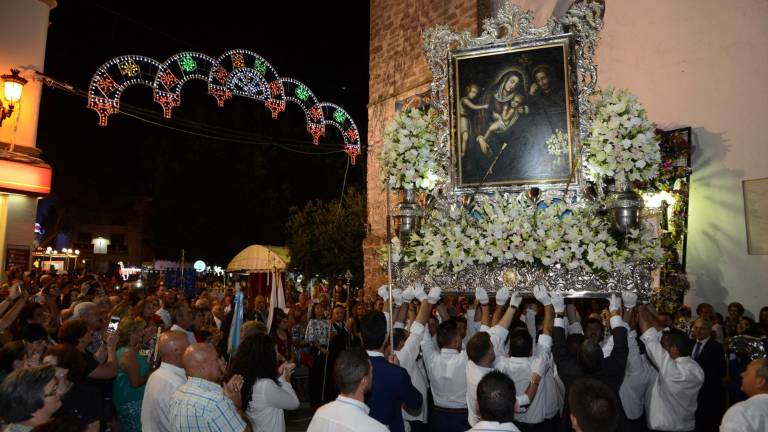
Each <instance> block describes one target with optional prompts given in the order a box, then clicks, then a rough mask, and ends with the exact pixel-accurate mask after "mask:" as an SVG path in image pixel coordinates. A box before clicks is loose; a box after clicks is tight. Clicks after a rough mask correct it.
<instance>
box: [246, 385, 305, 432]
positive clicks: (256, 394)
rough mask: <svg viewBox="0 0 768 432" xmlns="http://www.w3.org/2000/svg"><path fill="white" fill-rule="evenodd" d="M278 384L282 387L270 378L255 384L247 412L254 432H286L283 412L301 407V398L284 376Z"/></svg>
mask: <svg viewBox="0 0 768 432" xmlns="http://www.w3.org/2000/svg"><path fill="white" fill-rule="evenodd" d="M277 382H278V383H280V385H277V384H276V383H275V382H274V381H272V380H271V379H269V378H261V379H258V380H256V382H255V383H253V394H252V396H251V401H250V402H248V408H247V409H246V411H245V415H247V416H248V421H250V422H251V427H252V428H253V432H273V431H274V432H285V416H284V415H283V410H294V409H296V408H298V407H299V398H298V397H296V392H295V391H293V387H291V383H289V382H288V381H286V380H285V378H283V377H282V376H280V378H278V380H277Z"/></svg>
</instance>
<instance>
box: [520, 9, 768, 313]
mask: <svg viewBox="0 0 768 432" xmlns="http://www.w3.org/2000/svg"><path fill="white" fill-rule="evenodd" d="M560 3H567V2H563V1H562V0H561V1H555V0H536V1H534V0H520V1H519V2H518V4H520V5H521V6H522V7H523V8H524V9H530V10H533V11H535V12H536V22H537V23H538V24H543V22H544V20H545V19H546V17H547V16H549V14H550V13H551V12H552V10H553V9H555V10H557V9H558V8H559V6H558V5H559V4H560ZM607 3H608V5H607V8H606V15H605V28H604V29H603V32H602V39H601V42H600V44H599V48H598V55H597V59H596V61H597V63H598V65H599V83H600V85H601V86H602V87H607V86H609V85H612V86H616V87H625V88H629V89H630V90H631V91H632V92H634V93H635V94H637V95H638V97H639V99H640V101H641V102H642V103H643V104H644V105H645V107H646V108H647V110H648V114H649V116H650V118H651V120H653V121H655V122H656V123H657V124H658V125H659V126H660V127H663V128H671V127H675V126H691V127H692V128H693V131H694V140H693V144H694V145H695V147H696V148H695V152H694V154H693V178H692V185H691V201H690V219H689V236H688V273H689V277H690V279H691V282H692V289H691V291H690V293H689V295H688V296H687V297H686V303H687V304H689V305H692V306H694V307H695V306H696V305H697V304H698V303H700V302H702V301H707V302H709V303H712V304H714V306H715V308H716V309H718V310H719V311H721V312H725V306H726V305H727V304H728V303H729V302H731V301H739V302H741V303H742V304H743V305H744V306H745V307H746V308H747V309H748V310H749V311H751V312H752V313H753V314H757V313H758V312H759V310H760V308H761V307H762V306H766V305H768V256H765V255H762V256H756V255H748V254H747V243H746V228H745V222H744V202H743V201H744V200H743V195H742V189H741V181H742V180H745V179H754V178H762V177H768V133H766V131H768V80H766V72H767V71H768V48H766V44H768V1H765V0H731V1H725V0H643V1H636V0H613V1H608V2H607Z"/></svg>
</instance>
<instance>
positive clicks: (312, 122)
mask: <svg viewBox="0 0 768 432" xmlns="http://www.w3.org/2000/svg"><path fill="white" fill-rule="evenodd" d="M192 79H197V80H202V81H205V82H207V83H208V94H210V95H211V96H213V97H214V98H215V99H216V102H217V104H218V106H219V107H223V106H224V102H226V101H227V100H228V99H231V98H232V96H233V95H237V96H242V97H246V98H249V99H254V100H258V101H262V102H264V105H265V106H266V107H267V108H268V109H269V110H270V111H271V112H272V118H273V119H276V118H277V117H278V116H279V114H280V113H281V112H283V111H285V106H286V103H287V102H291V103H295V104H297V105H299V106H300V107H301V109H302V110H303V111H304V115H305V117H306V120H307V132H308V133H309V134H310V135H312V141H313V144H314V145H318V140H319V139H320V137H321V136H323V135H325V132H326V130H327V126H329V125H330V126H333V127H335V128H336V129H338V130H339V132H340V133H341V135H342V137H343V138H344V151H345V152H346V153H347V154H348V155H349V157H350V159H351V162H352V164H353V165H354V164H355V161H356V158H357V156H358V155H359V154H360V151H361V145H360V133H359V131H358V129H357V126H356V125H355V122H354V121H353V120H352V118H351V117H350V116H349V114H348V113H347V112H346V111H345V110H344V109H342V108H341V107H339V106H337V105H334V104H332V103H327V102H320V101H319V100H318V99H317V97H316V96H315V94H314V93H313V92H312V91H311V90H310V89H309V88H308V87H307V86H306V85H304V84H303V83H301V82H299V81H297V80H295V79H292V78H281V77H280V76H279V75H278V73H277V71H276V70H275V68H274V67H272V65H271V64H270V63H269V62H267V61H266V60H265V59H264V58H263V57H261V56H260V55H258V54H256V53H254V52H252V51H248V50H242V49H234V50H230V51H227V52H225V53H224V54H222V55H220V56H219V57H218V58H215V59H214V58H213V57H210V56H208V55H206V54H202V53H198V52H193V51H187V52H181V53H178V54H175V55H173V56H171V57H169V58H168V59H167V60H166V61H164V62H162V63H160V62H158V61H156V60H154V59H151V58H149V57H145V56H140V55H124V56H120V57H115V58H113V59H111V60H109V61H107V62H106V63H104V64H103V65H101V67H99V68H98V69H97V70H96V73H95V74H94V75H93V78H91V83H90V85H89V87H88V108H91V109H93V110H94V111H96V113H97V114H98V115H99V125H101V126H106V125H107V119H108V118H109V116H110V115H111V114H114V113H117V112H119V111H120V96H121V95H122V93H123V91H124V90H125V89H126V88H127V87H129V86H132V85H136V84H139V85H145V86H148V87H151V88H152V92H153V99H154V101H155V102H157V103H158V104H160V106H161V107H162V108H163V115H164V116H165V118H171V114H172V111H173V108H174V107H177V106H179V105H181V89H182V87H183V86H184V84H185V83H186V82H187V81H189V80H192Z"/></svg>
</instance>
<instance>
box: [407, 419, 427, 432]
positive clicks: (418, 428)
mask: <svg viewBox="0 0 768 432" xmlns="http://www.w3.org/2000/svg"><path fill="white" fill-rule="evenodd" d="M408 424H409V425H410V426H411V432H427V430H428V429H427V424H426V423H422V422H420V421H416V420H409V421H408Z"/></svg>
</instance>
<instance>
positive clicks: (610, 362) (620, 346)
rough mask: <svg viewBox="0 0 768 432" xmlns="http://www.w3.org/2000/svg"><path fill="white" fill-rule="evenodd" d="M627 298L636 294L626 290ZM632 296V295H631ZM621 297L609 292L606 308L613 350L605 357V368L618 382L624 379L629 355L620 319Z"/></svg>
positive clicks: (623, 325)
mask: <svg viewBox="0 0 768 432" xmlns="http://www.w3.org/2000/svg"><path fill="white" fill-rule="evenodd" d="M627 295H628V296H629V297H628V299H631V298H634V300H635V301H636V300H637V296H636V295H634V293H629V292H627ZM632 296H634V297H632ZM621 304H622V301H621V297H618V296H616V294H611V298H610V302H609V306H608V310H609V311H610V313H611V334H612V335H613V351H611V355H610V356H609V357H608V358H607V359H606V365H605V366H606V368H607V369H608V372H609V373H610V374H611V375H612V376H613V378H615V379H616V380H618V382H619V384H620V383H621V381H622V380H623V379H624V372H625V371H626V368H627V356H628V355H629V345H628V343H627V339H628V338H627V333H628V330H627V328H626V327H625V326H626V324H625V323H624V320H622V319H621Z"/></svg>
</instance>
